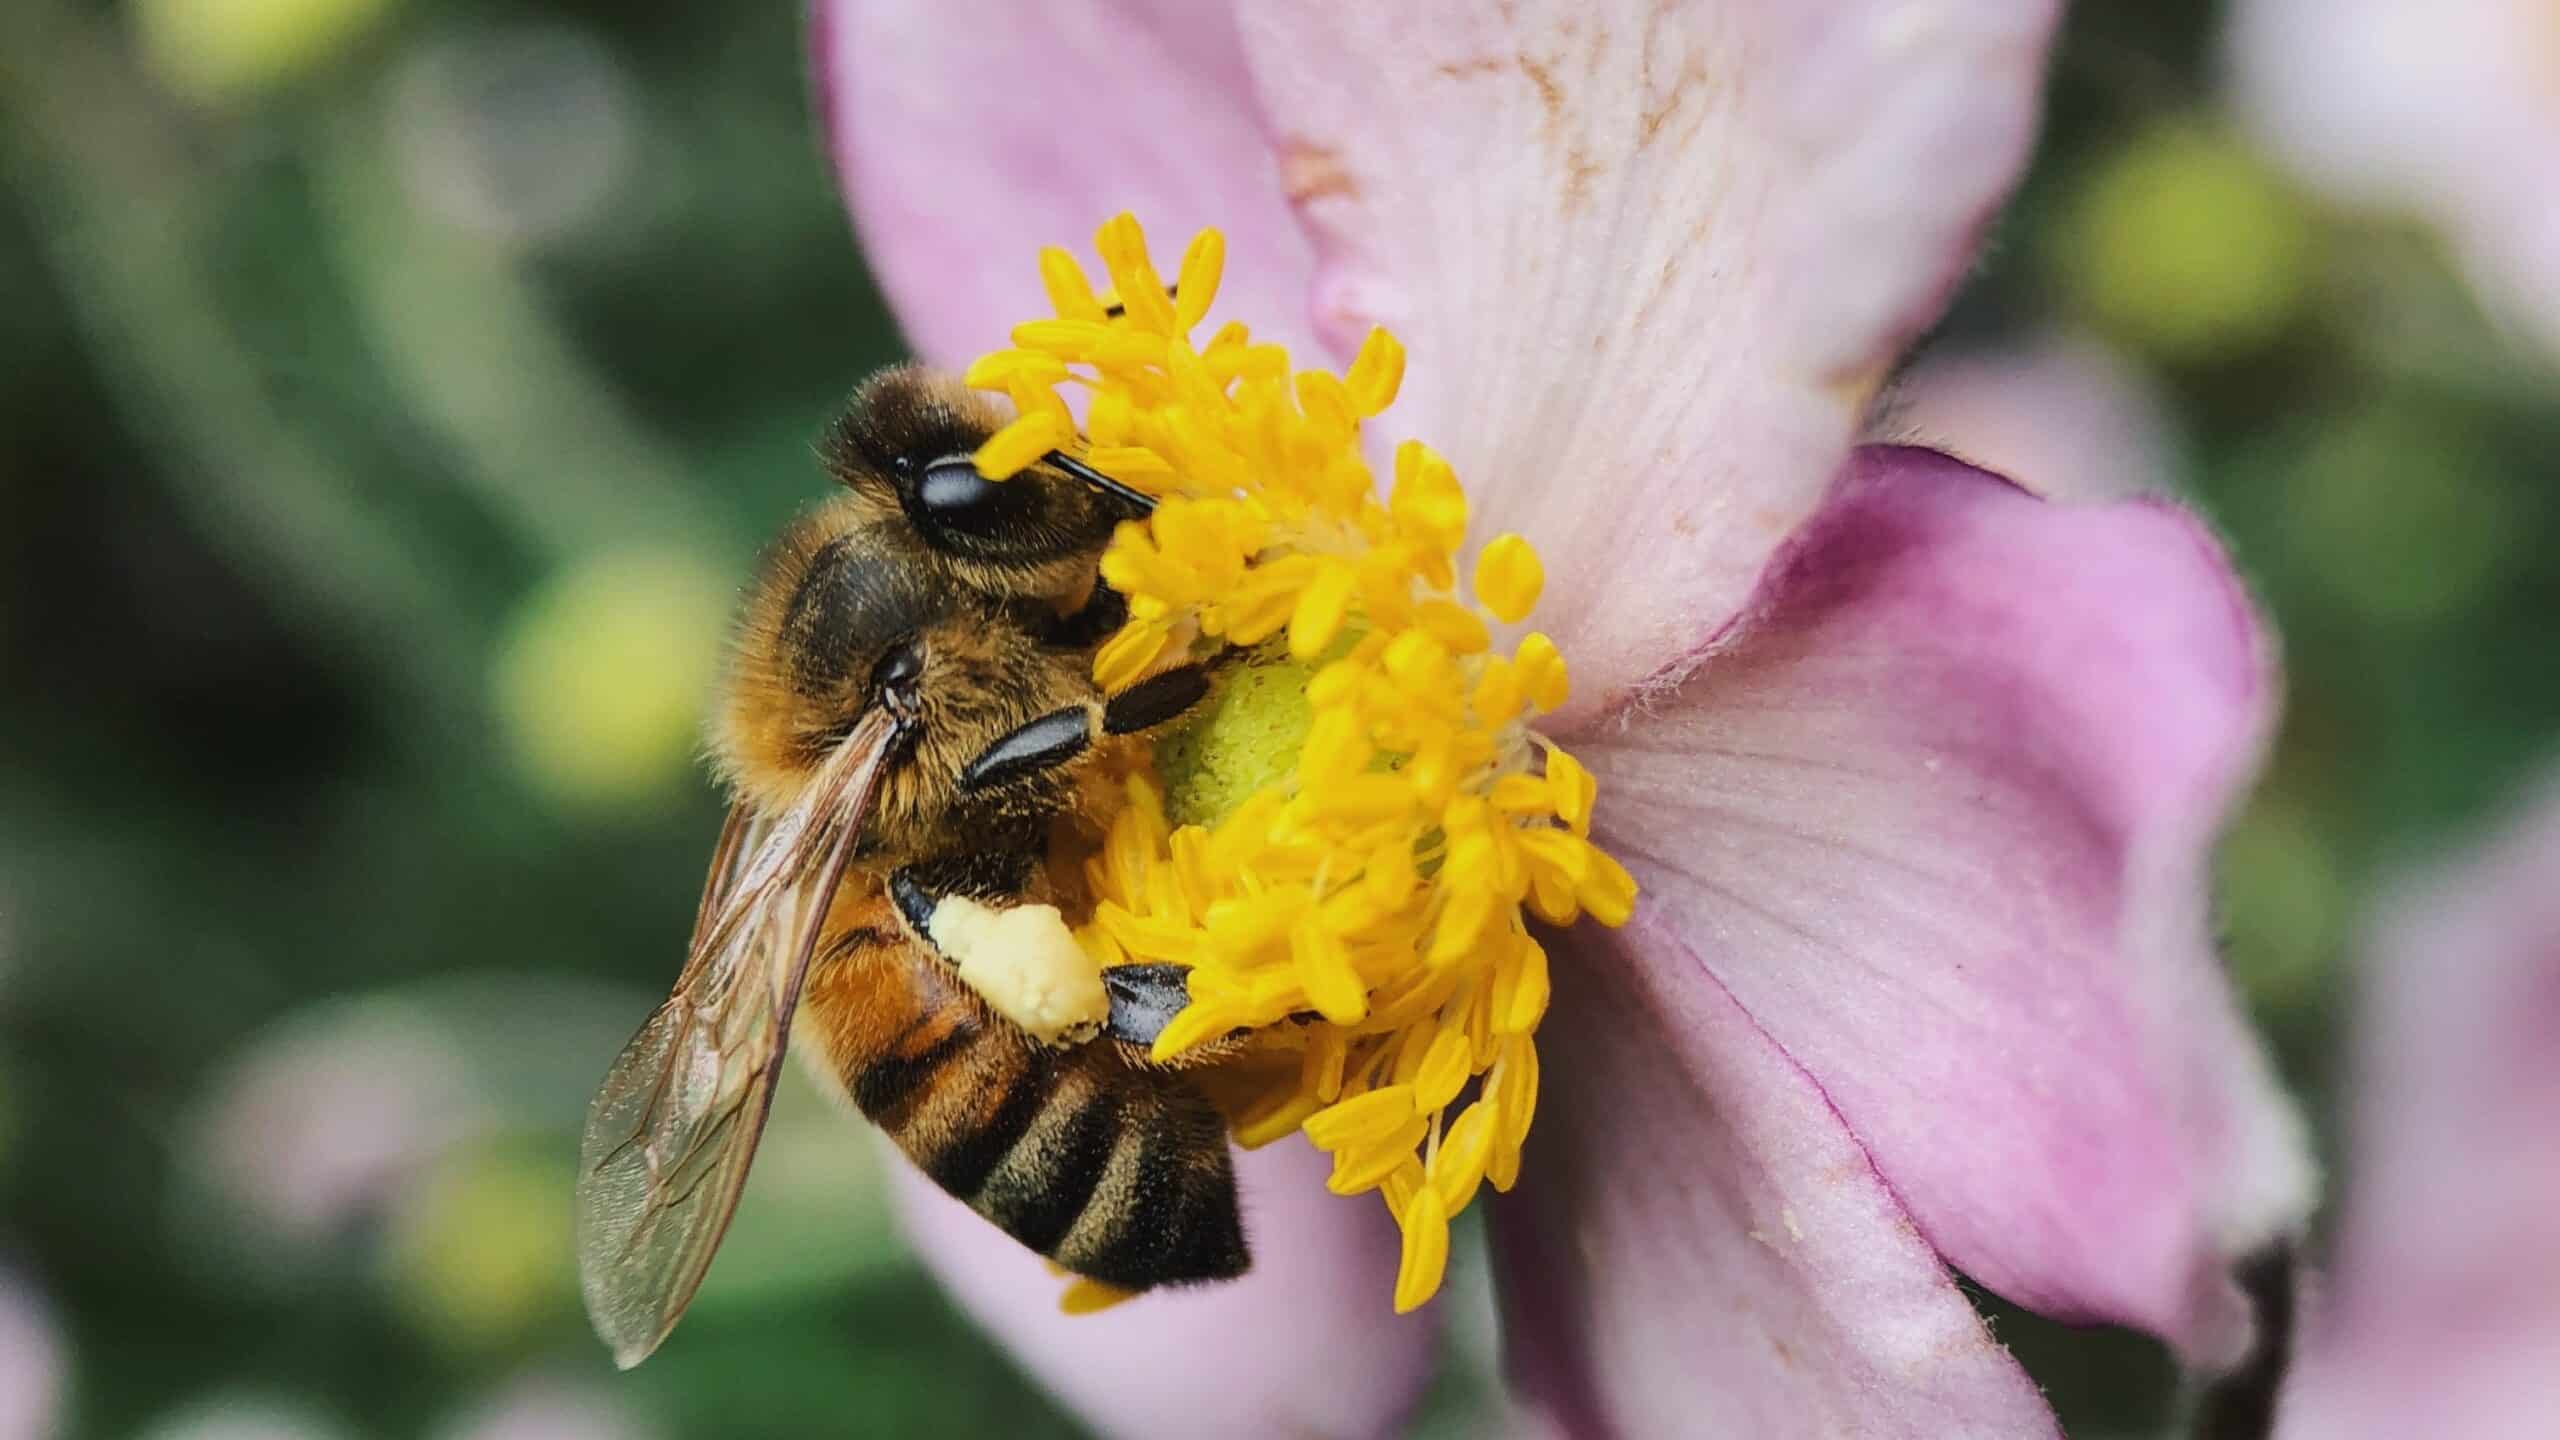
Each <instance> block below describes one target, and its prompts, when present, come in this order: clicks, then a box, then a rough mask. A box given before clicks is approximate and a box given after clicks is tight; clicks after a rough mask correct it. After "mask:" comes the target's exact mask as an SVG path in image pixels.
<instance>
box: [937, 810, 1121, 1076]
mask: <svg viewBox="0 0 2560 1440" xmlns="http://www.w3.org/2000/svg"><path fill="white" fill-rule="evenodd" d="M1036 863H1037V862H1036V861H1035V860H1034V859H1033V857H1031V856H1030V855H1027V854H1020V853H1016V852H1009V851H980V852H976V853H973V854H968V855H954V856H948V857H945V858H942V859H938V860H927V861H924V862H921V863H919V864H915V865H907V866H902V867H900V868H899V869H897V870H895V871H892V872H891V873H890V876H889V895H890V899H891V900H892V901H893V902H895V903H896V905H897V907H898V915H899V918H901V919H903V920H905V921H906V923H907V928H908V929H909V930H910V931H912V932H913V933H914V935H915V938H916V939H917V940H919V941H921V942H923V944H924V946H925V948H926V949H928V950H930V951H932V952H933V953H934V954H936V955H939V956H940V957H941V958H942V959H943V960H945V961H946V962H948V963H949V964H950V966H951V968H952V970H953V971H954V972H955V973H956V974H957V975H958V977H959V979H960V982H961V983H962V984H964V985H967V986H968V987H969V988H970V989H971V990H972V991H974V992H976V994H977V996H978V998H979V999H981V1000H984V1001H985V1002H987V1005H988V1006H989V1008H991V1009H993V1010H994V1011H995V1012H996V1013H997V1014H998V1015H1001V1016H1003V1017H1004V1018H1005V1019H1007V1020H1010V1021H1012V1022H1013V1023H1014V1024H1015V1025H1017V1026H1019V1027H1020V1028H1021V1029H1022V1030H1024V1031H1025V1032H1027V1033H1028V1034H1030V1035H1031V1037H1032V1038H1033V1039H1035V1040H1038V1041H1040V1042H1042V1043H1043V1044H1048V1045H1072V1044H1076V1043H1078V1042H1080V1041H1084V1040H1089V1039H1092V1038H1093V1037H1094V1036H1095V1035H1096V1034H1098V1033H1100V1032H1101V1030H1102V1027H1103V1024H1104V1022H1105V1021H1106V1020H1108V1019H1109V1017H1110V999H1109V996H1108V994H1107V992H1106V991H1105V990H1104V988H1103V984H1102V973H1101V967H1100V966H1098V965H1096V964H1095V963H1094V960H1093V957H1091V956H1089V955H1087V954H1086V953H1085V951H1084V947H1083V946H1081V945H1079V944H1077V943H1076V938H1075V934H1074V932H1073V931H1071V930H1069V929H1068V928H1067V922H1066V918H1065V917H1064V916H1062V915H1060V914H1059V913H1058V907H1057V906H1055V905H1044V904H1038V903H1026V902H1025V901H1024V900H1023V894H1024V892H1025V891H1026V890H1027V889H1028V888H1029V885H1030V880H1031V874H1032V869H1033V867H1034V865H1035V864H1036Z"/></svg>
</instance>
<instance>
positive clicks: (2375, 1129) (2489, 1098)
mask: <svg viewBox="0 0 2560 1440" xmlns="http://www.w3.org/2000/svg"><path fill="white" fill-rule="evenodd" d="M2555 896H2560V775H2556V776H2554V777H2552V778H2550V779H2548V780H2546V781H2545V783H2544V784H2543V785H2542V787H2541V791H2540V794H2539V796H2538V799H2537V800H2536V801H2535V802H2534V803H2530V804H2528V805H2527V806H2526V807H2525V808H2524V810H2523V812H2522V813H2521V814H2520V815H2519V816H2518V817H2517V819H2516V821H2515V822H2514V824H2513V825H2512V826H2511V827H2510V828H2509V829H2508V831H2507V832H2506V833H2505V834H2503V835H2501V836H2498V837H2496V838H2495V839H2494V840H2493V841H2492V842H2490V843H2488V844H2485V845H2482V846H2481V847H2479V848H2478V850H2476V851H2475V852H2473V853H2471V854H2468V855H2464V856H2461V857H2457V858H2455V859H2453V860H2451V861H2449V862H2447V863H2444V864H2441V865H2439V866H2437V867H2435V868H2434V869H2433V870H2432V871H2430V872H2428V873H2425V874H2423V875H2421V876H2418V877H2415V878H2413V879H2412V880H2410V881H2407V882H2404V883H2403V884H2402V885H2400V886H2399V887H2397V891H2396V893H2394V894H2393V895H2392V896H2391V897H2390V898H2389V900H2388V901H2387V902H2386V903H2385V905H2384V906H2383V907H2382V911H2381V922H2380V923H2379V924H2378V925H2377V926H2376V927H2375V933H2374V934H2373V936H2372V938H2371V940H2370V941H2369V942H2368V945H2367V947H2366V949H2367V953H2366V955H2365V957H2364V959H2365V964H2364V966H2363V970H2364V976H2363V979H2364V984H2363V987H2362V988H2363V996H2362V1003H2361V1005H2360V1006H2359V1009H2360V1012H2361V1015H2362V1023H2361V1026H2360V1032H2361V1033H2360V1042H2361V1043H2360V1044H2359V1045H2358V1047H2357V1049H2358V1051H2359V1054H2358V1058H2357V1064H2356V1066H2355V1067H2354V1068H2355V1077H2354V1078H2355V1105H2354V1110H2353V1117H2352V1118H2353V1122H2354V1123H2353V1135H2352V1139H2351V1146H2350V1151H2351V1155H2352V1158H2353V1165H2352V1168H2351V1171H2350V1173H2349V1176H2348V1184H2347V1192H2346V1199H2345V1208H2344V1215H2343V1218H2342V1221H2341V1224H2340V1227H2339V1230H2338V1234H2337V1239H2336V1247H2335V1252H2336V1253H2335V1257H2334V1265H2333V1271H2332V1282H2331V1284H2330V1285H2329V1286H2328V1287H2327V1289H2326V1294H2325V1295H2321V1294H2318V1293H2317V1292H2315V1297H2314V1298H2315V1299H2317V1300H2320V1301H2321V1302H2323V1303H2321V1304H2320V1305H2319V1306H2318V1307H2317V1308H2316V1310H2315V1313H2314V1314H2313V1315H2312V1316H2311V1317H2310V1318H2309V1320H2308V1323H2307V1324H2306V1326H2305V1333H2304V1337H2303V1354H2302V1356H2301V1358H2300V1360H2299V1362H2298V1365H2297V1368H2296V1370H2295V1372H2294V1374H2293V1375H2292V1377H2291V1379H2290V1380H2289V1382H2288V1384H2287V1387H2286V1389H2285V1391H2284V1394H2283V1398H2282V1401H2281V1404H2280V1406H2279V1409H2278V1410H2277V1429H2276V1434H2277V1435H2278V1436H2279V1437H2281V1440H2295V1437H2299V1440H2312V1437H2318V1440H2360V1437H2365V1436H2386V1435H2414V1434H2426V1435H2440V1436H2445V1437H2447V1440H2489V1437H2493V1436H2506V1435H2515V1434H2519V1433H2523V1432H2524V1431H2526V1430H2530V1429H2531V1428H2533V1422H2530V1421H2528V1420H2527V1419H2526V1418H2525V1417H2529V1416H2536V1415H2540V1416H2548V1415H2550V1414H2552V1413H2553V1411H2554V1409H2555V1407H2560V1380H2556V1379H2555V1378H2554V1377H2555V1376H2560V1150H2555V1148H2554V1147H2553V1145H2552V1143H2551V1137H2552V1136H2553V1135H2554V1134H2555V1133H2560V1051H2555V1050H2554V1048H2553V1046H2552V1043H2551V1038H2552V1035H2553V1034H2554V1032H2555V1029H2556V1028H2560V902H2555V898H2554V897H2555Z"/></svg>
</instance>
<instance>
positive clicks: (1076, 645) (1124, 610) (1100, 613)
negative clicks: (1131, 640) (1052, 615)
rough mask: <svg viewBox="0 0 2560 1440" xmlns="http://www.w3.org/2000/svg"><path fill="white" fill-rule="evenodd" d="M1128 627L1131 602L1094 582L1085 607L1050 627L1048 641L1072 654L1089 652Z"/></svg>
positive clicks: (1100, 583)
mask: <svg viewBox="0 0 2560 1440" xmlns="http://www.w3.org/2000/svg"><path fill="white" fill-rule="evenodd" d="M1127 623H1129V601H1128V598H1127V597H1126V596H1123V595H1122V594H1121V593H1120V592H1119V591H1117V590H1114V589H1112V588H1111V587H1110V586H1108V585H1106V584H1104V583H1102V581H1101V580H1100V579H1096V580H1095V581H1094V582H1093V593H1092V594H1091V595H1089V596H1087V597H1086V598H1085V602H1084V607H1083V608H1082V609H1079V610H1077V611H1076V612H1075V613H1074V614H1072V615H1067V616H1064V617H1061V618H1060V619H1059V620H1058V622H1057V623H1056V624H1055V625H1052V626H1050V627H1049V632H1048V637H1047V638H1048V641H1049V643H1050V644H1052V645H1057V646H1060V647H1063V648H1065V649H1069V650H1090V649H1092V648H1093V647H1094V646H1096V645H1099V644H1101V643H1102V642H1103V641H1105V640H1108V639H1110V638H1111V636H1112V632H1114V631H1116V630H1118V629H1119V628H1120V627H1121V626H1123V625H1126V624H1127Z"/></svg>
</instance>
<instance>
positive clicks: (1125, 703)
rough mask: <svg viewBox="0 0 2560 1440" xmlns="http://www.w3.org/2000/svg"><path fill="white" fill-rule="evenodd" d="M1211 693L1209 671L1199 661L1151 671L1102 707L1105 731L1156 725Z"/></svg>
mask: <svg viewBox="0 0 2560 1440" xmlns="http://www.w3.org/2000/svg"><path fill="white" fill-rule="evenodd" d="M1208 694H1209V672H1208V671H1207V670H1205V669H1203V668H1202V667H1200V666H1198V665H1184V666H1181V667H1179V668H1176V669H1172V670H1167V671H1165V672H1164V673H1163V674H1161V675H1150V676H1148V677H1147V678H1146V679H1144V680H1141V681H1139V682H1138V683H1137V684H1135V685H1132V686H1130V687H1129V688H1128V689H1126V690H1123V691H1121V692H1120V693H1119V694H1117V695H1114V696H1112V697H1111V700H1110V703H1108V704H1106V705H1104V706H1103V707H1102V729H1103V733H1105V734H1107V735H1126V734H1129V733H1130V732H1132V731H1136V730H1148V729H1153V728H1154V727H1156V726H1158V725H1161V724H1163V723H1164V722H1166V721H1167V720H1170V719H1172V718H1173V717H1175V716H1177V715H1179V714H1181V713H1182V712H1183V711H1185V710H1188V709H1190V708H1191V707H1192V706H1194V705H1197V704H1199V703H1200V702H1201V701H1202V700H1204V699H1206V698H1208Z"/></svg>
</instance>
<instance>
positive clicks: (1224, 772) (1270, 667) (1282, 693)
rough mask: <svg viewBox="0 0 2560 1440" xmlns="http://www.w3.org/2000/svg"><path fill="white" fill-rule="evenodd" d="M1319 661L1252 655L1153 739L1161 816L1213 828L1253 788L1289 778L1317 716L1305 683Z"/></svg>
mask: <svg viewBox="0 0 2560 1440" xmlns="http://www.w3.org/2000/svg"><path fill="white" fill-rule="evenodd" d="M1318 668H1319V667H1318V665H1316V664H1311V663H1306V662H1301V661H1296V660H1290V659H1286V658H1273V659H1269V660H1265V659H1262V658H1261V657H1256V659H1255V660H1253V661H1252V662H1249V663H1247V664H1244V665H1239V666H1237V667H1235V668H1234V669H1232V670H1231V671H1229V672H1228V674H1227V675H1226V677H1225V678H1224V679H1223V680H1222V681H1221V682H1220V683H1219V685H1218V688H1217V691H1216V693H1214V694H1212V695H1211V696H1210V697H1209V699H1208V700H1207V701H1206V702H1205V703H1204V704H1202V705H1201V707H1200V708H1199V709H1198V710H1196V711H1194V712H1193V713H1192V714H1191V715H1190V716H1189V717H1188V718H1186V719H1185V720H1184V721H1183V722H1182V723H1181V724H1180V725H1178V726H1175V727H1174V728H1173V729H1172V730H1170V731H1168V732H1167V733H1166V735H1165V737H1164V738H1163V739H1162V740H1159V741H1158V742H1156V773H1157V774H1158V775H1159V776H1161V777H1162V778H1163V780H1164V797H1165V816H1166V818H1167V819H1170V820H1171V821H1172V822H1173V823H1174V824H1176V825H1200V826H1204V827H1215V826H1216V825H1217V823H1218V822H1219V821H1221V820H1223V819H1225V818H1226V817H1227V816H1229V815H1231V814H1233V813H1235V810H1236V807H1237V806H1240V805H1242V804H1243V803H1244V802H1245V801H1246V800H1248V799H1250V798H1251V797H1252V796H1253V794H1254V792H1256V791H1258V790H1260V789H1262V788H1263V787H1264V786H1266V785H1271V784H1274V783H1277V782H1280V781H1285V780H1286V779H1288V778H1289V776H1290V774H1291V773H1292V772H1293V771H1294V770H1295V769H1296V768H1297V764H1298V752H1299V751H1300V750H1301V749H1303V748H1304V747H1305V745H1306V739H1307V727H1308V726H1309V724H1310V723H1312V721H1313V719H1314V710H1313V708H1312V707H1311V706H1310V705H1309V704H1308V703H1307V683H1308V682H1309V681H1311V680H1313V679H1314V678H1315V674H1316V670H1317V669H1318Z"/></svg>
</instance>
